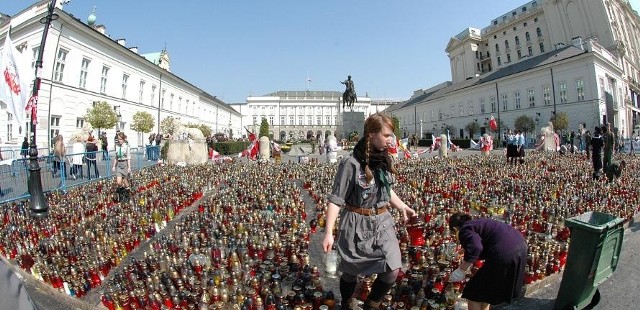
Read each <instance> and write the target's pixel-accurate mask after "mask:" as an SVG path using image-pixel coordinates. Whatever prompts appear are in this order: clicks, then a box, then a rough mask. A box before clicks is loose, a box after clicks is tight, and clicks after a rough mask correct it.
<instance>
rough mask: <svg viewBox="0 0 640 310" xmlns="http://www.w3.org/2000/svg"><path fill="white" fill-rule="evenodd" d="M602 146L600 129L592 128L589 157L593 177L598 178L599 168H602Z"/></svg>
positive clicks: (602, 140)
mask: <svg viewBox="0 0 640 310" xmlns="http://www.w3.org/2000/svg"><path fill="white" fill-rule="evenodd" d="M603 146H604V139H603V138H602V129H601V128H600V127H596V128H595V129H594V130H593V136H592V137H591V151H592V152H593V154H592V155H591V159H592V160H593V179H594V180H597V179H599V178H600V170H602V147H603Z"/></svg>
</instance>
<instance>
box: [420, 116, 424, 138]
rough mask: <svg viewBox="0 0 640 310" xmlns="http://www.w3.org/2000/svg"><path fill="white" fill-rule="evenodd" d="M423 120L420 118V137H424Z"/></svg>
mask: <svg viewBox="0 0 640 310" xmlns="http://www.w3.org/2000/svg"><path fill="white" fill-rule="evenodd" d="M422 138H423V136H422V120H420V139H422Z"/></svg>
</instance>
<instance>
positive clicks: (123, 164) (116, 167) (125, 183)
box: [111, 132, 131, 197]
mask: <svg viewBox="0 0 640 310" xmlns="http://www.w3.org/2000/svg"><path fill="white" fill-rule="evenodd" d="M116 138H117V140H116V141H117V143H116V158H115V160H114V161H113V166H112V167H111V171H113V172H115V175H116V184H117V186H118V188H117V189H116V193H118V194H119V195H120V197H122V196H125V197H126V196H127V195H129V194H130V191H129V179H128V178H129V174H130V173H131V156H130V154H129V144H128V143H127V142H126V141H127V136H126V135H125V134H124V133H123V132H119V133H118V135H116Z"/></svg>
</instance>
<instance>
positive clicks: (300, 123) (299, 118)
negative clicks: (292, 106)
mask: <svg viewBox="0 0 640 310" xmlns="http://www.w3.org/2000/svg"><path fill="white" fill-rule="evenodd" d="M298 125H300V126H302V125H304V124H303V123H302V116H298Z"/></svg>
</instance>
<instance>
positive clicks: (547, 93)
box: [542, 86, 551, 105]
mask: <svg viewBox="0 0 640 310" xmlns="http://www.w3.org/2000/svg"><path fill="white" fill-rule="evenodd" d="M542 99H543V100H544V105H550V104H551V89H550V88H549V86H543V87H542Z"/></svg>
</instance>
